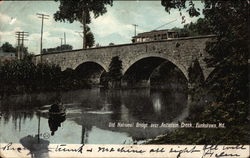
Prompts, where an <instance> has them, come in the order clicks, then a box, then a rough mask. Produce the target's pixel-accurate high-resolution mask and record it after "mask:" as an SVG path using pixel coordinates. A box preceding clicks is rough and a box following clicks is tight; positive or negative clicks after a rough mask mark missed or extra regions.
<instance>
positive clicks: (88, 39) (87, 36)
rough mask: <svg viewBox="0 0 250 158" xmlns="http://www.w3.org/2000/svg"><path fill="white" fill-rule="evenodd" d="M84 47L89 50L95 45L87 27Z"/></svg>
mask: <svg viewBox="0 0 250 158" xmlns="http://www.w3.org/2000/svg"><path fill="white" fill-rule="evenodd" d="M86 40H87V41H86V45H87V47H89V48H91V47H93V46H94V44H95V38H94V35H93V33H92V32H91V30H90V28H89V27H88V26H87V35H86Z"/></svg>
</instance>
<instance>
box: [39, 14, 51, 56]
mask: <svg viewBox="0 0 250 158" xmlns="http://www.w3.org/2000/svg"><path fill="white" fill-rule="evenodd" d="M36 15H37V16H38V18H40V19H42V27H41V43H40V53H41V54H42V51H43V20H44V19H46V20H47V19H49V18H48V17H49V15H45V14H40V13H36Z"/></svg>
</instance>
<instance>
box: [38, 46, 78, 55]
mask: <svg viewBox="0 0 250 158" xmlns="http://www.w3.org/2000/svg"><path fill="white" fill-rule="evenodd" d="M72 49H73V46H72V45H69V44H63V45H62V46H57V47H55V48H47V49H43V52H42V53H43V54H46V53H53V52H60V51H69V50H72Z"/></svg>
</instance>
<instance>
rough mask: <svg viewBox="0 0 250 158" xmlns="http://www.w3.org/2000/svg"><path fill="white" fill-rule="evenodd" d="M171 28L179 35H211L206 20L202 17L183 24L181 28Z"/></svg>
mask: <svg viewBox="0 0 250 158" xmlns="http://www.w3.org/2000/svg"><path fill="white" fill-rule="evenodd" d="M172 30H175V31H178V32H179V36H180V37H189V36H200V35H211V34H212V32H211V28H210V25H208V21H207V20H206V19H204V18H199V19H198V20H197V21H196V22H195V23H193V22H191V23H189V24H186V25H184V27H183V28H176V27H175V28H172Z"/></svg>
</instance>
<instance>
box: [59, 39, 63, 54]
mask: <svg viewBox="0 0 250 158" xmlns="http://www.w3.org/2000/svg"><path fill="white" fill-rule="evenodd" d="M60 39H61V52H62V43H63V38H60Z"/></svg>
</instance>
